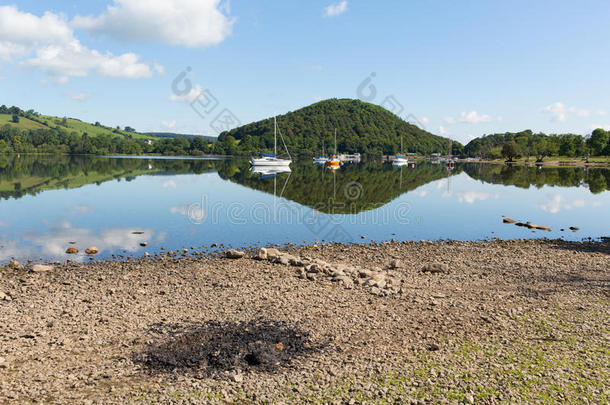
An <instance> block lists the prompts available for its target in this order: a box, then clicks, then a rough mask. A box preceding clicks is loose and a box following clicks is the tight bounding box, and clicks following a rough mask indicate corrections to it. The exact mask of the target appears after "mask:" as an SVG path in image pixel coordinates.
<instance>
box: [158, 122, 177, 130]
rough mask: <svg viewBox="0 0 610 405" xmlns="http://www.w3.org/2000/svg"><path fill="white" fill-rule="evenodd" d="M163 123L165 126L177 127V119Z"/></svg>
mask: <svg viewBox="0 0 610 405" xmlns="http://www.w3.org/2000/svg"><path fill="white" fill-rule="evenodd" d="M161 125H163V128H167V129H173V128H175V127H176V121H175V120H172V121H161Z"/></svg>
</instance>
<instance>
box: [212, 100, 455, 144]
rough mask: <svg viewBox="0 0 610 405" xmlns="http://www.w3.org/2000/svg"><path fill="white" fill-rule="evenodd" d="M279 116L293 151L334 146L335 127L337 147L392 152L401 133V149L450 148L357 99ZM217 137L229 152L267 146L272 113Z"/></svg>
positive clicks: (443, 141)
mask: <svg viewBox="0 0 610 405" xmlns="http://www.w3.org/2000/svg"><path fill="white" fill-rule="evenodd" d="M277 120H278V126H279V128H280V131H281V132H282V134H283V135H284V140H285V142H286V145H287V147H288V149H289V150H290V152H291V153H293V154H298V153H308V154H311V153H319V152H321V151H322V141H324V144H325V145H326V149H327V150H328V149H329V148H331V149H332V148H334V136H333V133H334V129H335V128H336V129H337V143H338V146H337V148H338V151H339V152H360V153H367V154H381V153H384V154H395V153H398V152H400V138H401V136H402V137H403V143H404V152H405V153H407V152H415V153H420V154H429V153H433V152H441V153H444V152H447V151H448V149H449V142H450V140H449V139H448V138H443V137H440V136H436V135H433V134H431V133H429V132H427V131H425V130H423V129H421V128H418V127H416V126H415V125H412V124H409V123H408V122H406V121H404V120H402V119H401V118H399V117H398V116H396V115H394V114H393V113H391V112H390V111H388V110H386V109H385V108H383V107H380V106H377V105H375V104H370V103H365V102H362V101H360V100H352V99H329V100H325V101H320V102H318V103H315V104H312V105H310V106H307V107H304V108H301V109H299V110H296V111H292V112H289V113H287V114H284V115H279V116H277ZM218 141H219V143H220V144H222V145H224V147H225V149H226V151H227V153H230V154H235V153H256V152H258V151H271V150H272V149H273V118H268V119H265V120H262V121H257V122H253V123H251V124H247V125H244V126H241V127H238V128H235V129H232V130H230V131H225V132H223V133H222V134H220V136H219V137H218ZM455 144H456V142H454V145H455ZM455 146H458V145H455ZM459 146H461V145H459Z"/></svg>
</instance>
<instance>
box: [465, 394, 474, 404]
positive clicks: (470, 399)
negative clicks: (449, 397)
mask: <svg viewBox="0 0 610 405" xmlns="http://www.w3.org/2000/svg"><path fill="white" fill-rule="evenodd" d="M464 399H465V400H466V402H467V403H469V404H474V396H473V395H472V394H466V395H464Z"/></svg>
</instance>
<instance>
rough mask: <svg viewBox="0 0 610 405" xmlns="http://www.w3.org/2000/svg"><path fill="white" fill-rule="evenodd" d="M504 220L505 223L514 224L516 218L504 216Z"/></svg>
mask: <svg viewBox="0 0 610 405" xmlns="http://www.w3.org/2000/svg"><path fill="white" fill-rule="evenodd" d="M502 222H504V223H505V224H514V223H515V222H516V221H515V220H514V219H510V218H504V219H503V220H502Z"/></svg>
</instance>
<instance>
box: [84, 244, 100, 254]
mask: <svg viewBox="0 0 610 405" xmlns="http://www.w3.org/2000/svg"><path fill="white" fill-rule="evenodd" d="M98 252H99V250H97V248H96V247H95V246H89V247H88V248H87V249H85V253H87V254H88V255H96V254H98Z"/></svg>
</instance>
